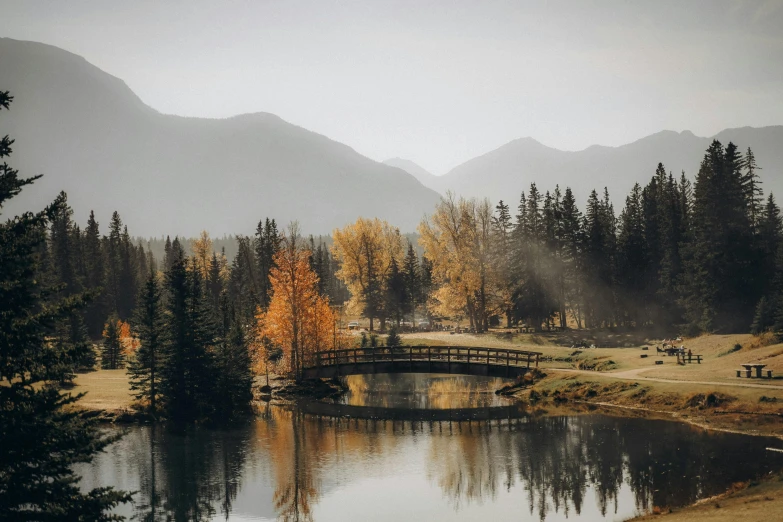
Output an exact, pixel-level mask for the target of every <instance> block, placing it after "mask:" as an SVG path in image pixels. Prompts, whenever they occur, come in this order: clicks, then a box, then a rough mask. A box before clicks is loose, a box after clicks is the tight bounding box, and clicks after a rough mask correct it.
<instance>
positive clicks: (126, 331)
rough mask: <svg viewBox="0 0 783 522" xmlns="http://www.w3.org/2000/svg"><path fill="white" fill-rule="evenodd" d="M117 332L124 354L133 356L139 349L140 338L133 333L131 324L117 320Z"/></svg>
mask: <svg viewBox="0 0 783 522" xmlns="http://www.w3.org/2000/svg"><path fill="white" fill-rule="evenodd" d="M117 330H118V332H119V337H120V344H121V345H122V352H123V354H124V355H126V356H129V355H133V354H134V353H135V352H136V350H137V349H138V348H139V338H138V337H136V335H135V334H134V333H133V332H131V327H130V324H128V322H127V321H123V320H122V319H118V320H117Z"/></svg>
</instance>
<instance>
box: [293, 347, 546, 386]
mask: <svg viewBox="0 0 783 522" xmlns="http://www.w3.org/2000/svg"><path fill="white" fill-rule="evenodd" d="M540 355H541V353H540V352H529V351H522V350H508V349H503V348H481V347H453V346H399V347H394V348H351V349H346V350H331V351H323V352H316V353H314V354H313V355H312V357H311V359H310V361H308V364H307V366H306V367H305V368H304V372H303V376H304V378H306V379H317V378H331V377H339V376H343V375H358V374H372V373H441V374H452V375H454V374H460V375H481V376H488V377H510V378H513V377H518V376H520V375H524V374H525V373H527V372H528V371H529V370H530V368H532V367H533V365H535V367H538V361H539V357H540Z"/></svg>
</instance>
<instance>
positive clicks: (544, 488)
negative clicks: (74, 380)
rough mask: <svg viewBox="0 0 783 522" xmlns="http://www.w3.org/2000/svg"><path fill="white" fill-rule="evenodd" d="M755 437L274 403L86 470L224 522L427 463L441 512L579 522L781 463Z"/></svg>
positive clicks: (148, 512)
mask: <svg viewBox="0 0 783 522" xmlns="http://www.w3.org/2000/svg"><path fill="white" fill-rule="evenodd" d="M373 411H375V410H373ZM748 441H749V439H748V438H747V437H742V436H737V435H731V434H723V433H708V432H705V431H703V430H699V429H694V428H690V427H688V426H685V425H682V424H678V423H674V422H664V421H649V420H644V419H626V418H615V417H607V416H602V415H567V416H566V415H564V416H531V415H526V416H523V417H522V418H520V419H516V420H511V421H508V422H504V423H501V424H498V423H497V422H496V421H492V422H489V423H488V422H485V421H481V422H475V421H474V422H471V423H464V422H463V423H456V422H452V423H449V422H427V421H424V422H422V421H421V420H416V421H404V420H396V421H383V420H379V419H356V418H352V419H344V418H343V419H328V418H323V417H315V416H312V415H309V414H305V413H304V412H303V411H302V410H300V409H297V408H296V407H285V408H284V407H267V409H266V411H264V412H262V414H261V415H259V416H258V417H257V418H255V419H253V420H251V421H250V422H248V423H247V424H245V425H240V426H234V427H232V428H231V429H225V430H219V431H218V430H207V429H192V430H188V431H185V432H172V431H170V430H167V429H164V428H163V427H134V428H131V430H130V433H129V435H128V436H126V437H125V438H124V439H122V440H121V441H120V442H119V443H118V445H117V446H116V447H115V448H114V450H110V452H109V454H108V455H106V456H104V457H102V458H100V459H98V460H97V461H96V463H95V464H93V467H95V468H96V469H86V470H84V471H82V473H83V475H84V476H85V480H86V481H89V480H93V481H96V482H99V483H101V484H102V485H111V484H113V482H112V480H115V481H116V480H117V479H116V477H117V475H118V474H119V473H120V472H123V473H127V474H130V475H133V479H134V480H135V481H136V482H135V483H134V484H138V486H137V487H136V486H131V487H129V489H138V494H137V496H136V504H135V510H136V513H135V514H136V515H137V517H138V519H139V520H145V521H156V520H175V521H179V520H183V521H184V520H209V519H213V518H223V517H225V518H226V519H228V518H229V515H230V514H231V513H233V512H234V502H235V499H237V497H238V496H239V497H241V498H242V502H244V506H245V507H244V509H245V511H244V512H245V513H248V512H250V513H253V510H259V509H262V508H261V507H259V503H258V502H259V501H256V503H255V504H253V503H252V502H248V498H251V499H255V498H256V497H258V492H259V491H262V490H263V491H269V492H270V493H269V499H268V501H267V502H268V508H269V510H268V512H269V514H270V515H272V513H274V515H276V516H277V517H278V518H279V519H280V520H285V521H308V520H313V519H314V518H319V517H318V516H317V514H314V512H315V511H316V510H317V506H318V504H319V502H320V501H321V496H327V495H332V494H333V493H334V492H336V491H339V490H341V489H345V488H350V487H351V486H352V485H356V484H359V483H362V482H363V481H366V480H368V479H371V480H376V479H377V480H378V481H380V482H379V484H380V486H377V487H383V484H384V482H383V481H384V480H392V479H393V478H394V477H393V475H394V473H395V470H400V469H403V468H405V467H407V468H408V469H420V472H417V473H420V474H421V475H420V476H426V480H427V481H428V482H429V483H430V484H431V485H432V486H433V492H432V493H427V495H429V497H427V498H428V499H429V500H427V502H428V505H437V504H438V502H439V501H440V499H442V498H443V496H444V495H445V497H446V499H447V502H448V504H450V507H449V506H448V505H447V506H444V507H443V509H445V510H446V512H444V513H443V515H442V516H443V517H444V518H448V513H449V512H450V513H454V512H455V510H456V511H461V510H463V509H468V506H470V505H478V504H480V505H482V506H489V505H491V504H493V503H495V502H496V501H497V500H498V499H499V497H500V495H501V493H502V494H503V495H506V494H507V493H510V494H513V495H514V496H516V497H517V498H519V499H520V500H521V499H524V505H525V506H526V510H527V511H528V512H529V513H530V515H531V516H532V517H534V518H536V519H540V520H545V519H546V518H547V517H548V516H549V515H551V514H554V513H557V514H559V515H560V516H567V517H568V518H569V519H574V518H575V519H579V518H580V515H581V514H582V513H583V511H584V513H587V515H585V516H589V517H590V518H591V519H593V517H595V516H596V515H595V514H596V513H600V514H601V515H605V516H606V517H607V518H613V515H614V514H616V513H618V511H619V512H621V513H622V514H625V513H627V512H629V511H631V512H632V511H639V512H644V511H649V510H650V509H652V507H653V506H681V505H684V504H688V503H691V502H693V501H695V500H697V499H698V498H703V497H705V496H709V495H712V494H716V493H719V492H721V491H723V490H724V489H725V488H726V487H728V486H729V485H730V484H731V483H733V482H737V481H740V480H747V479H749V478H751V477H754V476H756V475H758V474H760V473H762V472H765V471H766V470H767V468H770V469H771V468H772V467H773V466H783V462H781V459H779V458H777V457H772V458H771V457H770V456H769V455H764V453H765V451H764V446H765V444H766V441H754V443H752V444H750V443H749V442H748ZM775 458H777V460H774V459H775ZM112 459H114V461H113V462H112ZM112 466H114V467H113V468H112ZM119 485H124V486H125V487H128V485H129V484H128V483H127V482H126V483H124V484H119ZM264 488H266V489H264ZM437 491H440V494H438V493H436V492H437ZM370 494H371V493H370ZM256 500H257V499H256ZM400 500H401V501H402V502H404V501H405V500H406V499H400ZM631 503H633V505H630V504H631ZM588 505H589V509H587V508H586V506H588ZM248 506H249V507H248ZM398 507H401V506H394V505H390V506H383V509H384V510H385V511H390V510H391V511H392V512H393V511H394V509H396V508H398ZM482 509H483V508H482ZM274 515H272V516H274ZM256 516H260V515H256ZM264 516H267V515H264ZM325 518H328V517H325Z"/></svg>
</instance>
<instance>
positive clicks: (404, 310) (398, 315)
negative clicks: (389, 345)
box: [383, 259, 410, 327]
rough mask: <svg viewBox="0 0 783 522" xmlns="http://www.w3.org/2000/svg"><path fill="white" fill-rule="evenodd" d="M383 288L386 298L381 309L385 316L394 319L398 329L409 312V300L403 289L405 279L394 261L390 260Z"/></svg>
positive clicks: (404, 288)
mask: <svg viewBox="0 0 783 522" xmlns="http://www.w3.org/2000/svg"><path fill="white" fill-rule="evenodd" d="M384 287H385V290H386V297H385V299H384V305H383V308H384V310H385V311H386V315H387V316H389V317H391V318H392V319H394V321H395V324H396V325H397V326H398V327H399V326H400V322H401V321H402V319H403V317H405V315H406V314H408V313H409V312H410V299H409V296H408V292H407V289H406V287H405V277H404V275H403V273H402V272H400V269H399V267H398V266H397V261H396V260H395V259H392V260H391V264H390V266H389V273H388V274H386V283H385V285H384Z"/></svg>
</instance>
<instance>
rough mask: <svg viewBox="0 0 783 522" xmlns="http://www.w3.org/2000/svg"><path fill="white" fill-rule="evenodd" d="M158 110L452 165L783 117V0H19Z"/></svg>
mask: <svg viewBox="0 0 783 522" xmlns="http://www.w3.org/2000/svg"><path fill="white" fill-rule="evenodd" d="M0 36H9V37H11V38H17V39H23V40H35V41H40V42H45V43H50V44H53V45H56V46H58V47H62V48H64V49H66V50H69V51H71V52H74V53H76V54H79V55H82V56H84V57H85V58H86V59H87V60H88V61H90V62H92V63H93V64H95V65H97V66H98V67H100V68H101V69H103V70H105V71H107V72H109V73H111V74H113V75H115V76H118V77H119V78H121V79H123V80H125V82H126V83H127V84H128V85H129V86H130V88H131V89H133V90H134V91H135V92H136V94H138V95H139V96H140V97H141V99H142V100H144V101H145V102H146V103H147V104H149V105H151V106H152V107H154V108H155V109H157V110H159V111H161V112H165V113H172V114H180V115H188V116H205V117H225V116H231V115H234V114H239V113H246V112H257V111H265V112H271V113H274V114H277V115H279V116H280V117H282V118H283V119H285V120H287V121H290V122H292V123H295V124H297V125H301V126H303V127H305V128H308V129H310V130H313V131H316V132H319V133H321V134H325V135H327V136H329V137H330V138H333V139H335V140H338V141H341V142H344V143H346V144H348V145H350V146H352V147H354V148H355V149H356V150H358V151H359V152H360V153H362V154H365V155H367V156H369V157H371V158H373V159H376V160H383V159H386V158H388V157H393V156H400V157H404V158H407V159H411V160H413V161H415V162H417V163H419V164H420V165H422V166H423V167H425V168H427V169H429V170H430V171H432V172H434V173H436V174H442V173H445V172H446V171H447V170H449V169H450V168H452V167H454V166H456V165H458V164H459V163H461V162H463V161H465V160H467V159H470V158H471V157H474V156H477V155H479V154H483V153H485V152H487V151H489V150H492V149H494V148H497V147H498V146H500V145H502V144H504V143H506V142H508V141H511V140H513V139H516V138H520V137H524V136H532V137H534V138H536V139H537V140H539V141H541V142H542V143H544V144H546V145H549V146H552V147H556V148H560V149H564V150H578V149H582V148H585V147H587V146H589V145H591V144H594V143H599V144H603V145H619V144H623V143H627V142H630V141H633V140H635V139H638V138H640V137H643V136H645V135H648V134H652V133H654V132H657V131H659V130H662V129H672V130H677V131H680V130H685V129H689V130H692V131H693V132H695V133H696V134H698V135H702V136H709V135H712V134H715V133H717V132H718V131H720V130H722V129H724V128H726V127H739V126H745V125H751V126H763V125H776V124H783V0H776V1H759V2H752V1H703V2H697V1H693V0H688V1H675V2H663V1H659V0H656V1H646V2H630V1H616V2H589V1H584V0H580V1H574V2H552V1H550V2H521V1H515V2H500V1H487V0H475V1H471V2H462V1H446V0H443V1H440V2H434V1H426V0H419V1H411V2H381V1H376V0H373V1H369V0H368V1H364V2H345V1H326V0H319V1H307V2H305V1H286V2H283V1H280V2H262V1H247V2H238V1H215V0H211V1H194V0H188V1H179V2H178V1H172V0H166V1H162V2H159V1H140V0H134V1H131V2H128V1H107V0H95V1H74V0H71V1H67V2H65V1H62V2H61V1H55V0H50V1H40V0H3V5H2V16H0Z"/></svg>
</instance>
